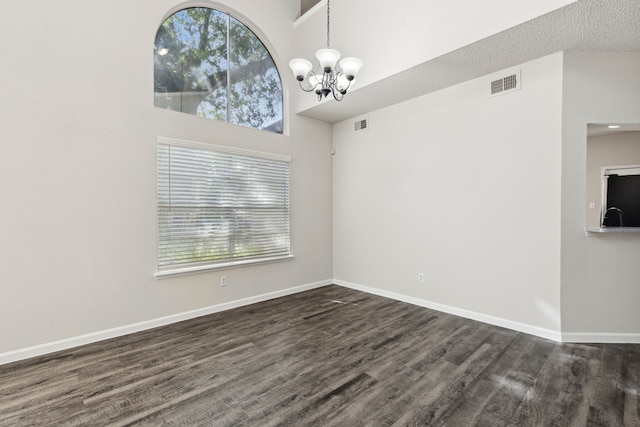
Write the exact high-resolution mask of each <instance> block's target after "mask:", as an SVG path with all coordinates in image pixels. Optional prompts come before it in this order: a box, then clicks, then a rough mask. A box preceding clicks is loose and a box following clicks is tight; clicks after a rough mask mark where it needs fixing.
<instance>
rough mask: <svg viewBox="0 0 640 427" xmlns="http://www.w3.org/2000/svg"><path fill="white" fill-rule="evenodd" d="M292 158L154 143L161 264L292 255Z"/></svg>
mask: <svg viewBox="0 0 640 427" xmlns="http://www.w3.org/2000/svg"><path fill="white" fill-rule="evenodd" d="M289 229H290V225H289V163H288V162H287V161H282V160H274V159H269V158H262V157H259V156H249V155H241V154H235V153H227V152H219V151H215V150H210V149H203V148H194V147H190V146H181V145H174V144H165V143H159V144H158V267H159V269H160V270H163V269H165V270H166V269H175V268H177V267H185V266H186V267H189V266H194V265H202V264H205V265H209V264H211V265H215V264H217V263H225V262H231V261H237V260H258V261H259V260H262V259H265V258H269V257H274V256H287V255H289V254H290V231H289Z"/></svg>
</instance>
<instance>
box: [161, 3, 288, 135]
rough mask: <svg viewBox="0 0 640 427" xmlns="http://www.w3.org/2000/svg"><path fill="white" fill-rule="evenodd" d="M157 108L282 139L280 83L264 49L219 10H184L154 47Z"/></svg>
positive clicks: (167, 24)
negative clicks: (221, 122) (273, 133)
mask: <svg viewBox="0 0 640 427" xmlns="http://www.w3.org/2000/svg"><path fill="white" fill-rule="evenodd" d="M154 93H155V106H156V107H159V108H166V109H169V110H174V111H181V112H183V113H188V114H194V115H197V116H201V117H207V118H210V119H214V120H225V121H227V122H230V123H234V124H238V125H242V126H247V127H251V128H255V129H263V130H269V131H272V132H277V133H282V82H281V79H280V74H279V73H278V69H277V67H276V65H275V63H274V61H273V58H271V55H270V54H269V52H268V50H267V48H266V47H265V46H264V44H263V43H262V42H261V41H260V39H259V38H258V37H257V36H256V35H255V34H254V33H253V32H252V31H251V30H250V29H249V28H247V27H246V26H245V25H244V24H243V23H242V22H240V21H238V20H237V19H235V18H234V17H232V16H230V15H228V14H226V13H223V12H220V11H218V10H214V9H210V8H204V7H193V8H187V9H182V10H180V11H178V12H176V13H174V14H173V15H171V16H170V17H169V18H167V20H166V21H164V22H163V23H162V25H161V26H160V28H159V29H158V32H157V34H156V39H155V47H154Z"/></svg>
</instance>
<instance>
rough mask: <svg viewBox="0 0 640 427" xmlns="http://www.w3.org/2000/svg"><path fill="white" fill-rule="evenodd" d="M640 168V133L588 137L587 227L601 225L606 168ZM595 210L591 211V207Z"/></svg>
mask: <svg viewBox="0 0 640 427" xmlns="http://www.w3.org/2000/svg"><path fill="white" fill-rule="evenodd" d="M622 165H640V132H635V131H634V132H620V133H615V134H609V135H602V136H593V137H589V138H587V190H586V191H587V198H586V205H585V206H586V208H585V209H586V215H585V216H586V218H585V226H586V227H598V226H599V225H600V213H601V210H602V168H603V167H607V166H622ZM590 203H593V204H594V207H593V208H590V207H589V204H590Z"/></svg>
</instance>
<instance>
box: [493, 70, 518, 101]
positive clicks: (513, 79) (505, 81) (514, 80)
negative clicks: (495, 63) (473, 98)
mask: <svg viewBox="0 0 640 427" xmlns="http://www.w3.org/2000/svg"><path fill="white" fill-rule="evenodd" d="M518 89H520V71H518V72H517V73H514V74H511V75H509V76H506V77H503V78H501V79H498V80H494V81H492V82H491V96H496V95H503V94H505V93H507V92H512V91H514V90H518Z"/></svg>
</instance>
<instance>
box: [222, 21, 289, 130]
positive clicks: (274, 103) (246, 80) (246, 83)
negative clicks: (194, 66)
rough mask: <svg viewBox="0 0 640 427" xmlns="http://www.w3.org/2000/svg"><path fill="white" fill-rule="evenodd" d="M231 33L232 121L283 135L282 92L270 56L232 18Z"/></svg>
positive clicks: (249, 32)
mask: <svg viewBox="0 0 640 427" xmlns="http://www.w3.org/2000/svg"><path fill="white" fill-rule="evenodd" d="M229 31H230V62H229V78H230V81H231V86H230V93H229V103H230V108H229V113H230V117H229V121H230V122H232V123H235V124H239V125H243V126H248V127H253V128H257V129H269V130H272V131H274V132H282V88H281V82H280V75H279V74H278V70H277V68H276V65H275V63H274V62H273V59H272V58H271V55H269V52H268V51H267V49H266V48H265V47H264V45H263V44H262V42H261V41H260V39H258V37H256V35H255V34H254V33H253V32H252V31H251V30H249V29H248V28H247V27H246V26H245V25H244V24H242V23H241V22H240V21H238V20H236V19H234V18H231V20H230V30H229Z"/></svg>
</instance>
